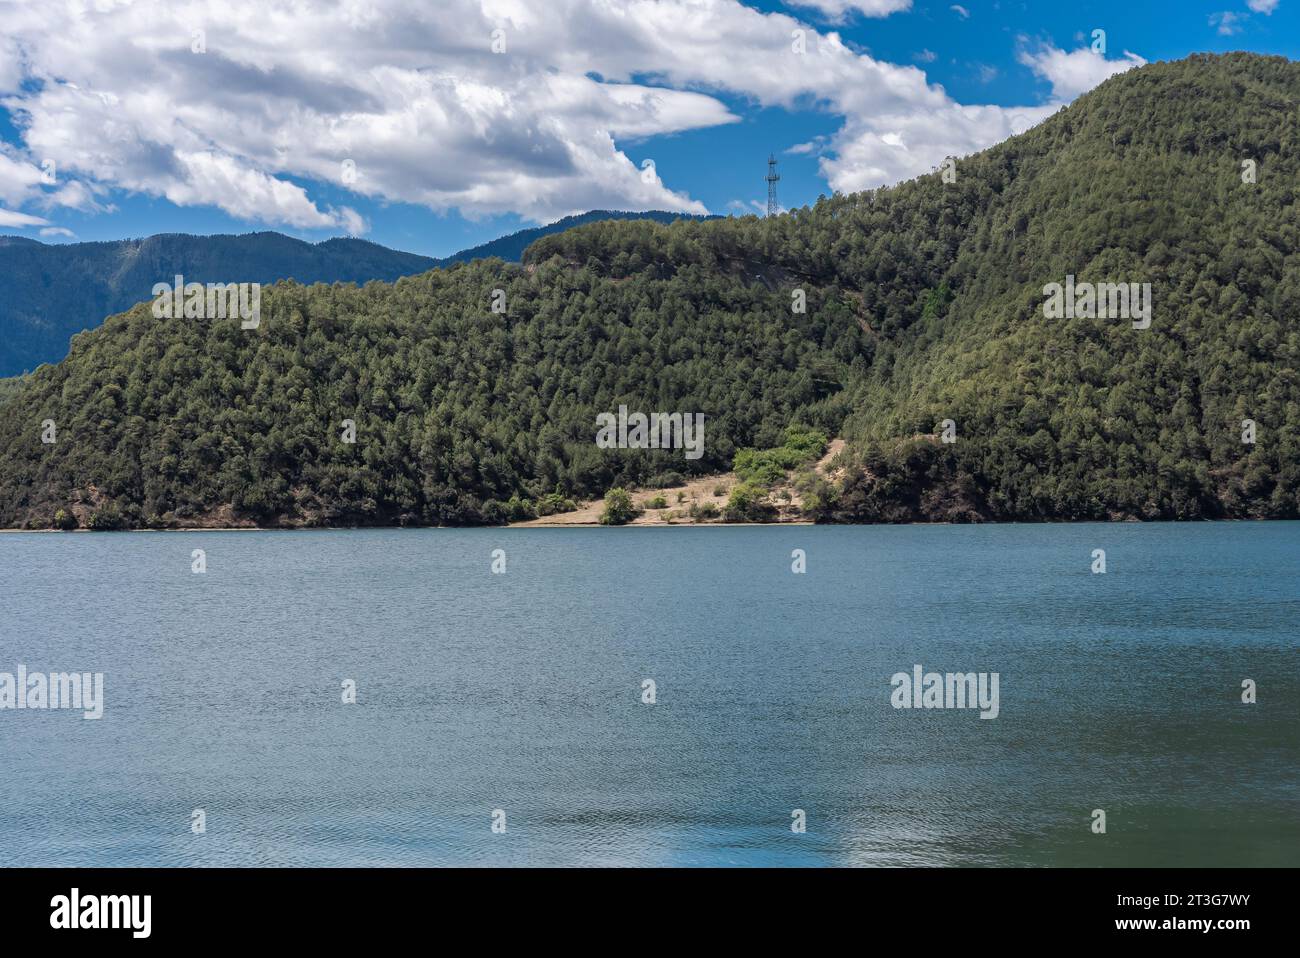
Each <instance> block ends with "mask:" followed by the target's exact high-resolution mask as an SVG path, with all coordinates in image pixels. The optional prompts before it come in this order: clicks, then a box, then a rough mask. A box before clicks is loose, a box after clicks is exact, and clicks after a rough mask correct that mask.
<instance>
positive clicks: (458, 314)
mask: <svg viewBox="0 0 1300 958" xmlns="http://www.w3.org/2000/svg"><path fill="white" fill-rule="evenodd" d="M1244 160H1251V161H1253V162H1254V168H1255V171H1256V173H1255V180H1256V181H1255V182H1244V181H1243V161H1244ZM1298 192H1300V65H1298V64H1294V63H1291V62H1289V61H1287V60H1285V59H1282V58H1276V57H1261V56H1255V55H1246V54H1231V55H1226V56H1196V57H1191V58H1189V59H1186V60H1182V61H1178V62H1174V63H1163V64H1152V65H1149V66H1146V67H1143V68H1140V69H1136V70H1133V71H1130V72H1128V73H1125V74H1123V75H1121V76H1118V77H1115V78H1113V79H1111V80H1109V81H1107V82H1106V83H1104V84H1102V85H1101V86H1100V87H1098V88H1097V89H1096V90H1094V91H1092V92H1091V93H1088V94H1086V95H1084V96H1082V97H1080V98H1079V99H1078V100H1077V101H1076V102H1075V103H1074V104H1072V105H1071V106H1070V107H1068V108H1064V109H1062V110H1061V111H1059V112H1058V113H1056V114H1055V115H1053V116H1052V117H1051V118H1049V119H1048V120H1047V121H1045V122H1044V123H1042V124H1041V125H1039V126H1038V127H1035V128H1034V129H1032V130H1030V131H1028V132H1027V133H1025V134H1023V135H1020V136H1017V137H1014V138H1012V139H1011V140H1008V141H1007V142H1005V143H1002V144H1000V145H998V146H996V147H994V148H992V149H989V150H987V151H984V152H982V153H979V154H976V155H973V156H969V157H964V158H959V159H958V160H957V163H956V176H955V180H954V181H953V182H946V181H945V178H944V177H943V176H942V175H941V174H940V172H939V171H936V172H934V173H931V174H928V175H925V176H921V177H918V178H917V179H915V180H912V181H909V182H906V183H903V184H900V185H898V186H894V187H890V188H884V189H879V190H873V191H868V192H863V193H856V194H851V195H836V196H831V197H822V198H820V199H819V200H818V201H817V202H816V203H815V204H814V205H812V206H810V207H806V208H802V209H797V210H794V211H792V212H789V213H786V214H782V215H780V216H774V217H770V218H762V219H760V218H757V217H753V216H749V217H731V218H727V219H713V220H701V221H693V220H680V221H677V222H674V223H671V224H662V223H657V222H652V221H638V220H626V221H605V222H597V223H592V224H589V225H584V226H580V227H578V228H575V229H571V230H568V231H566V232H562V233H556V234H552V235H549V236H545V237H543V238H542V239H540V240H538V241H537V242H535V243H533V245H532V246H530V247H529V248H528V250H527V251H526V253H525V255H524V259H523V262H522V263H519V264H514V263H506V262H503V261H501V260H498V259H487V260H477V261H474V262H470V263H458V264H455V265H452V266H450V267H448V268H439V269H434V270H431V271H429V272H426V273H422V274H420V275H417V276H411V277H406V278H402V279H398V280H397V281H396V282H395V283H381V282H372V283H368V284H366V285H364V286H357V285H355V284H350V283H335V284H333V285H324V284H317V285H311V286H303V285H299V284H296V283H292V282H281V283H277V284H276V285H275V286H273V287H267V288H264V289H263V293H262V321H261V324H260V326H259V327H258V328H257V329H255V330H244V329H241V328H240V324H239V322H238V321H230V320H210V321H209V320H173V319H162V320H160V319H155V318H154V316H153V315H152V312H151V310H150V308H149V305H148V304H142V305H139V306H136V307H134V308H133V309H130V310H128V311H127V312H125V313H122V314H119V315H116V316H113V317H111V318H109V319H108V320H107V321H106V322H105V323H104V324H103V325H102V326H101V327H100V328H97V329H94V330H91V331H89V332H85V333H82V334H80V335H78V336H77V337H76V338H75V339H74V340H73V344H72V349H71V353H70V355H69V356H68V358H67V359H66V360H64V361H63V362H61V363H59V364H58V365H45V366H41V367H39V368H38V369H36V370H35V371H34V372H33V373H31V374H30V375H28V376H26V377H24V378H23V379H22V380H21V381H13V382H11V383H9V384H6V385H5V387H4V388H3V389H0V525H3V526H5V527H10V528H51V527H53V526H54V525H55V524H56V519H55V517H56V515H57V514H58V513H59V512H60V510H62V511H63V516H62V518H61V519H60V520H59V523H60V524H62V525H69V524H71V521H72V520H71V519H70V518H69V517H75V519H76V522H77V523H78V524H79V525H82V526H87V527H92V528H103V529H111V528H137V527H153V528H162V527H172V526H185V525H192V524H196V522H197V521H199V520H204V521H210V522H215V521H220V522H222V523H224V524H240V523H255V524H258V525H267V526H276V525H295V526H296V525H308V526H311V525H399V524H400V525H468V524H491V523H500V522H504V521H507V520H508V519H511V518H518V517H520V512H521V508H522V507H521V503H524V502H525V501H526V502H527V503H529V504H530V505H531V508H532V509H533V510H534V514H535V511H536V507H537V504H539V503H543V502H546V503H550V505H549V506H548V508H563V507H564V504H565V503H566V502H568V503H569V504H570V505H571V502H569V501H570V500H581V499H594V498H600V497H604V496H605V494H606V493H607V492H609V491H610V490H611V489H615V488H622V489H645V488H653V487H655V486H656V485H662V484H663V483H662V482H660V481H658V480H659V479H660V477H662V476H664V475H665V474H668V473H676V474H679V475H681V476H686V477H690V476H698V475H705V474H710V473H714V472H719V471H727V470H730V469H732V467H733V466H739V467H740V468H741V470H743V471H744V473H746V476H747V478H748V480H749V481H750V482H756V481H762V480H764V479H770V478H771V475H769V473H770V472H771V469H770V468H769V467H770V466H771V465H772V463H773V462H776V463H777V464H778V465H779V464H780V462H781V457H780V455H777V454H776V453H771V452H769V453H768V454H760V453H756V452H754V451H753V450H768V451H771V450H779V449H780V448H782V447H783V446H787V445H788V444H789V443H790V442H791V439H790V437H791V436H798V435H801V434H803V433H802V432H801V431H805V432H807V433H808V434H814V435H817V436H818V437H836V436H838V437H842V438H844V439H845V440H846V441H847V443H848V447H847V450H846V452H845V453H844V454H843V455H842V458H841V463H842V466H843V468H842V469H840V470H839V471H838V472H837V473H836V475H837V478H836V479H835V480H834V481H831V480H828V479H826V478H820V477H817V476H812V475H807V476H804V477H803V478H802V479H801V480H800V481H801V482H803V483H804V484H805V485H806V487H807V488H806V490H805V494H804V502H805V509H806V512H807V514H808V515H809V516H810V517H811V518H813V519H816V520H818V521H825V522H910V521H954V522H968V521H1003V520H1022V521H1036V520H1044V521H1045V520H1085V519H1087V520H1093V519H1099V520H1118V519H1144V520H1156V519H1204V518H1258V517H1272V518H1295V517H1297V514H1298V513H1300V455H1297V454H1298V453H1300V441H1298V439H1297V436H1298V433H1297V429H1298V427H1300V323H1298V322H1297V315H1298V313H1300V258H1298V254H1297V250H1300V216H1298V215H1297V193H1298ZM1067 275H1069V276H1075V277H1076V278H1077V279H1078V281H1079V282H1085V281H1087V282H1094V283H1101V282H1125V283H1128V282H1133V283H1150V284H1151V287H1152V295H1153V301H1154V310H1153V319H1152V322H1151V325H1150V328H1148V329H1135V328H1133V326H1132V324H1131V323H1129V322H1128V321H1126V320H1124V319H1117V318H1105V319H1102V318H1069V319H1048V318H1046V317H1045V316H1044V311H1043V300H1044V294H1043V288H1044V286H1045V285H1046V284H1049V283H1053V282H1055V283H1062V282H1064V281H1065V279H1066V277H1067ZM162 278H163V279H165V277H162ZM498 291H499V292H498ZM800 300H803V302H804V308H803V309H802V310H800V309H799V308H798V306H799V301H800ZM494 304H496V305H497V306H498V308H500V307H501V306H502V305H503V306H504V309H503V310H502V311H496V310H494ZM620 404H623V405H626V406H628V408H629V409H639V410H644V411H651V410H664V411H679V412H683V413H687V412H690V413H694V412H699V413H703V414H704V415H705V416H706V427H705V443H704V455H703V456H702V457H701V458H699V459H694V460H688V459H686V458H685V457H684V456H683V454H682V450H680V449H678V450H672V449H663V450H655V449H600V448H597V446H596V445H595V443H594V436H595V432H596V425H595V422H596V414H597V413H600V412H608V411H612V410H616V409H617V408H618V407H619V405H620ZM345 420H350V421H351V422H352V423H353V424H354V428H355V442H353V443H349V442H344V441H343V438H342V437H343V436H344V433H345V425H344V421H345ZM945 420H950V421H951V424H952V426H951V428H950V429H949V432H950V434H951V438H954V439H955V441H952V442H946V441H944V440H943V438H942V437H941V433H942V432H943V430H944V427H943V426H942V425H941V424H942V423H944V421H945ZM1243 420H1251V421H1252V422H1253V423H1254V424H1255V427H1254V428H1255V436H1254V439H1255V441H1254V442H1253V443H1251V442H1243V425H1242V423H1243ZM47 421H52V422H53V424H54V427H55V438H54V441H53V442H43V441H42V438H43V436H48V429H47V428H46V426H45V424H46V423H47ZM792 428H793V429H794V432H791V429H792ZM738 454H739V455H738Z"/></svg>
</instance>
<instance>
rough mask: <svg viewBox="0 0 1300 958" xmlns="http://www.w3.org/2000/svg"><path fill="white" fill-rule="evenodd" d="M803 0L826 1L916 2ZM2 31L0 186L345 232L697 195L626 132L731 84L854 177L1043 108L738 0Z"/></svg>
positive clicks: (333, 8) (20, 196) (276, 13)
mask: <svg viewBox="0 0 1300 958" xmlns="http://www.w3.org/2000/svg"><path fill="white" fill-rule="evenodd" d="M801 5H802V6H803V7H812V8H816V9H817V10H818V11H820V12H821V13H823V14H825V15H827V16H830V17H832V18H833V17H840V16H846V15H849V14H850V13H857V14H863V15H868V16H885V15H888V14H889V13H892V12H899V11H902V10H905V9H907V8H908V7H909V6H910V2H908V0H807V2H804V3H802V4H801ZM4 29H5V36H4V38H3V39H0V105H3V106H4V107H5V108H6V109H7V110H8V111H9V112H10V114H11V116H12V117H13V119H14V122H15V124H16V126H17V128H18V129H19V130H20V133H21V136H22V141H23V147H24V149H23V150H21V151H19V150H12V149H6V148H4V147H3V146H0V202H3V203H4V204H6V205H7V206H10V207H14V208H20V207H24V206H28V207H30V206H33V205H35V206H36V207H37V208H39V209H40V210H41V211H42V212H48V211H49V210H51V209H54V208H58V207H63V208H77V209H92V210H93V209H100V208H103V207H102V203H103V201H104V197H105V196H106V195H107V193H108V191H110V190H114V189H118V190H126V191H131V192H135V193H141V194H145V195H150V196H156V197H162V198H165V199H167V200H169V201H171V202H172V203H175V204H178V205H181V206H191V205H211V206H215V207H218V208H220V209H222V210H224V211H225V212H226V213H228V214H230V215H231V216H234V217H237V218H239V219H241V220H245V221H249V222H256V223H265V224H271V225H287V226H291V227H297V228H302V229H326V230H333V231H343V232H351V233H361V232H364V231H365V230H366V228H367V224H366V222H365V220H364V218H363V217H362V216H361V215H360V214H359V213H357V211H356V210H355V209H354V208H353V207H352V206H350V205H348V203H349V202H356V200H355V199H353V200H350V201H349V200H348V197H349V196H354V197H367V198H369V199H371V200H374V201H377V202H380V203H386V202H406V203H414V204H419V205H423V206H425V207H428V208H429V209H431V210H435V211H445V210H451V209H455V210H459V211H460V212H462V213H464V214H465V215H469V216H476V215H487V214H498V213H507V212H509V213H517V214H520V215H521V216H523V217H525V218H527V219H531V220H535V221H538V222H545V221H549V220H553V219H556V218H558V217H560V216H563V215H566V214H568V213H574V212H580V211H584V210H588V209H595V208H610V209H648V208H657V209H667V210H678V211H683V212H695V213H700V212H705V211H706V210H705V208H704V206H703V205H702V204H701V203H700V202H699V201H698V200H695V199H693V198H692V197H690V196H689V195H687V194H685V193H684V192H681V191H680V190H676V189H673V188H672V186H671V185H670V184H671V183H672V181H673V171H671V170H665V169H662V168H660V169H657V170H655V169H649V170H647V169H643V168H642V167H641V166H640V165H638V164H637V163H636V162H634V161H633V159H632V158H631V157H629V156H628V154H627V152H625V150H626V149H627V148H628V146H629V145H630V144H632V145H634V144H637V143H639V142H642V141H644V140H646V139H648V138H651V137H655V136H662V135H666V134H673V133H680V132H685V131H690V130H697V129H702V128H709V127H716V126H719V125H722V124H727V123H734V122H737V121H738V120H739V119H740V118H739V117H738V116H737V115H736V114H735V113H733V112H732V109H731V108H730V107H729V106H728V105H727V103H726V102H724V99H723V98H724V97H731V98H739V99H740V100H741V101H742V102H744V103H747V104H756V105H759V106H780V107H785V108H788V109H792V110H796V109H817V110H821V111H825V112H828V113H831V114H834V115H838V116H841V117H843V125H842V127H841V128H840V129H839V130H838V132H836V133H835V134H833V135H832V136H831V137H830V138H829V140H828V141H827V142H825V143H824V144H822V145H821V147H820V148H819V152H820V156H821V160H820V162H821V171H822V174H823V175H824V176H825V177H826V179H827V181H828V182H829V184H830V186H831V187H832V188H833V189H836V190H844V191H847V190H855V189H862V188H865V187H870V186H879V185H883V184H886V183H892V182H896V181H898V180H901V179H905V178H907V177H909V176H913V175H916V174H918V173H921V172H925V171H927V170H929V169H932V168H933V167H934V166H935V165H936V164H937V163H938V162H939V161H940V160H941V159H942V158H943V157H944V156H947V155H950V154H962V153H968V152H971V151H972V150H978V149H982V148H984V147H987V146H990V145H992V144H993V143H995V142H997V141H998V140H1001V139H1003V138H1005V137H1006V136H1007V135H1010V134H1011V133H1015V132H1019V131H1020V130H1022V129H1024V128H1026V127H1027V126H1029V125H1032V124H1033V123H1035V122H1037V121H1038V120H1040V119H1042V118H1043V117H1044V116H1045V115H1047V113H1048V112H1050V110H1051V109H1053V107H1051V106H1047V107H1044V106H1028V107H1025V108H1022V109H1010V108H1004V107H998V106H965V105H962V104H959V103H957V102H955V101H954V100H953V99H952V98H951V97H949V96H948V95H947V94H946V93H945V92H944V91H943V89H942V88H941V87H938V86H936V85H933V84H931V83H929V82H928V81H927V79H926V76H925V74H924V72H922V70H920V69H919V68H917V67H915V66H899V65H895V64H891V63H887V62H885V61H882V60H878V59H875V58H873V57H871V56H869V55H866V54H865V53H863V52H861V51H859V50H858V49H856V48H852V47H850V46H849V45H846V44H845V43H844V42H843V41H842V40H841V38H840V37H839V35H838V34H836V33H834V32H822V31H818V30H816V29H814V28H812V27H810V26H808V25H807V24H805V23H803V22H801V21H800V20H799V19H797V17H795V16H791V15H788V14H786V13H780V12H776V13H764V12H761V11H758V10H755V9H753V8H750V7H747V6H744V5H743V4H741V3H739V2H737V0H661V2H656V0H439V2H437V3H429V2H427V0H347V2H340V3H336V4H329V5H315V4H302V3H293V2H287V0H284V2H282V0H221V2H216V0H213V2H200V0H195V2H189V3H164V2H159V0H138V2H134V3H128V2H125V0H98V2H96V3H85V2H82V0H46V2H45V3H42V4H39V5H38V4H19V5H17V6H12V5H11V6H9V7H6V22H5V28H4ZM1025 62H1027V63H1029V64H1030V65H1031V67H1032V68H1033V69H1034V70H1035V71H1036V72H1038V73H1039V74H1040V75H1041V76H1044V77H1045V78H1047V79H1049V80H1050V81H1051V83H1052V89H1053V95H1054V97H1056V98H1057V99H1062V98H1067V97H1069V96H1072V95H1075V94H1077V93H1078V92H1082V91H1083V90H1084V89H1086V88H1088V86H1089V85H1090V84H1094V83H1096V82H1100V79H1104V78H1105V76H1108V75H1110V74H1111V73H1113V72H1117V71H1118V70H1121V69H1127V68H1128V67H1130V66H1132V65H1134V64H1135V63H1139V62H1142V61H1141V59H1140V58H1137V57H1134V56H1133V55H1131V54H1128V55H1126V59H1125V60H1122V61H1106V60H1105V59H1104V58H1100V57H1096V56H1095V55H1093V54H1091V53H1090V52H1087V51H1075V52H1074V53H1070V54H1066V53H1063V52H1062V51H1057V50H1051V49H1049V50H1047V51H1040V52H1039V53H1037V54H1035V55H1034V56H1033V57H1031V59H1029V60H1027V61H1025ZM46 161H50V162H52V163H53V164H54V165H55V169H57V171H58V178H57V181H56V185H54V186H51V185H49V184H48V183H47V182H44V181H42V179H41V177H42V164H43V163H45V162H46ZM7 215H8V216H9V217H10V218H13V217H16V216H20V215H23V214H20V213H17V212H14V211H10V212H8V214H7ZM34 219H41V220H42V222H41V224H35V223H33V224H31V225H46V224H45V221H44V220H43V218H41V217H34Z"/></svg>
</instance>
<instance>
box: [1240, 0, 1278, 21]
mask: <svg viewBox="0 0 1300 958" xmlns="http://www.w3.org/2000/svg"><path fill="white" fill-rule="evenodd" d="M1277 4H1278V0H1246V6H1248V7H1250V9H1252V10H1254V11H1255V12H1256V13H1262V14H1264V16H1266V17H1269V16H1272V15H1273V11H1274V10H1276V9H1277Z"/></svg>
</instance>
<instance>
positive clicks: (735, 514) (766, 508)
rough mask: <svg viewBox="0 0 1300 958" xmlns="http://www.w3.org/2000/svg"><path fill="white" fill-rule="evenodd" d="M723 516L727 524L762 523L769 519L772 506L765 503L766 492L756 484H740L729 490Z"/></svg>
mask: <svg viewBox="0 0 1300 958" xmlns="http://www.w3.org/2000/svg"><path fill="white" fill-rule="evenodd" d="M723 515H724V516H725V517H726V519H727V521H729V522H762V521H764V520H766V519H769V518H771V515H772V504H771V503H769V502H768V501H767V490H766V489H765V488H763V486H761V485H759V484H758V483H753V482H743V483H741V484H740V485H738V486H736V487H735V488H734V489H732V490H731V498H730V499H728V500H727V508H726V510H725V511H724V512H723Z"/></svg>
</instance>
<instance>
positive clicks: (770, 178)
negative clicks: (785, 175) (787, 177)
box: [767, 153, 781, 216]
mask: <svg viewBox="0 0 1300 958" xmlns="http://www.w3.org/2000/svg"><path fill="white" fill-rule="evenodd" d="M780 178H781V174H780V173H778V172H777V171H776V157H775V156H773V155H772V154H770V153H769V154H768V156H767V215H768V216H775V215H776V210H777V206H776V182H777V180H779V179H780Z"/></svg>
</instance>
